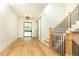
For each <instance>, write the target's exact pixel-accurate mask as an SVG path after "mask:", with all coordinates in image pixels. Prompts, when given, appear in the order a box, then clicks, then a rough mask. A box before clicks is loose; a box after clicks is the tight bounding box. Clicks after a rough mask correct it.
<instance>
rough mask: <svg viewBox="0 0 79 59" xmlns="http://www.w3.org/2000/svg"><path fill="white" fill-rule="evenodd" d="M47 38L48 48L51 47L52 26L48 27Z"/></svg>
mask: <svg viewBox="0 0 79 59" xmlns="http://www.w3.org/2000/svg"><path fill="white" fill-rule="evenodd" d="M48 36H49V38H48V41H49V48H52V47H53V46H52V43H53V42H52V28H49V35H48Z"/></svg>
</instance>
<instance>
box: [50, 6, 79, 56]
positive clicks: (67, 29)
mask: <svg viewBox="0 0 79 59" xmlns="http://www.w3.org/2000/svg"><path fill="white" fill-rule="evenodd" d="M49 30H50V29H49ZM72 32H79V5H78V6H77V7H76V9H74V11H73V12H71V13H70V14H69V15H68V16H67V17H66V18H65V19H64V20H63V21H62V22H61V23H60V24H58V25H57V26H56V27H55V28H54V29H51V30H50V31H49V47H50V48H52V49H53V50H54V51H56V52H58V53H59V54H60V55H61V56H65V55H75V53H76V52H78V49H79V46H77V43H75V42H74V43H75V45H73V40H72V39H73V38H72ZM62 37H63V38H62ZM73 46H77V51H76V50H73V49H74V48H73ZM72 51H74V53H73V52H72ZM76 55H79V54H76Z"/></svg>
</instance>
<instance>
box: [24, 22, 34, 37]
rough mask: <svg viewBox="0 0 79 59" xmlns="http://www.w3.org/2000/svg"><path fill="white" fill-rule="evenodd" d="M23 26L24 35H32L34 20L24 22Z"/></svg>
mask: <svg viewBox="0 0 79 59" xmlns="http://www.w3.org/2000/svg"><path fill="white" fill-rule="evenodd" d="M23 28H24V31H23V36H24V37H32V22H24V25H23Z"/></svg>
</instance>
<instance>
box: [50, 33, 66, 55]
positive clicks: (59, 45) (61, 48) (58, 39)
mask: <svg viewBox="0 0 79 59" xmlns="http://www.w3.org/2000/svg"><path fill="white" fill-rule="evenodd" d="M51 35H52V39H53V45H52V46H53V47H52V49H53V50H54V51H56V52H58V53H59V54H60V55H61V56H64V55H65V38H64V35H62V34H58V33H52V34H51Z"/></svg>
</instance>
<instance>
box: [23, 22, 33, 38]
mask: <svg viewBox="0 0 79 59" xmlns="http://www.w3.org/2000/svg"><path fill="white" fill-rule="evenodd" d="M25 23H31V29H32V22H24V23H23V37H24V38H25V37H32V32H31V36H24V24H25Z"/></svg>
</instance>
